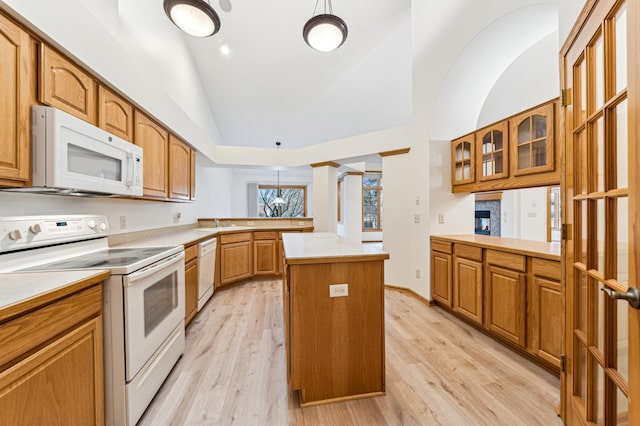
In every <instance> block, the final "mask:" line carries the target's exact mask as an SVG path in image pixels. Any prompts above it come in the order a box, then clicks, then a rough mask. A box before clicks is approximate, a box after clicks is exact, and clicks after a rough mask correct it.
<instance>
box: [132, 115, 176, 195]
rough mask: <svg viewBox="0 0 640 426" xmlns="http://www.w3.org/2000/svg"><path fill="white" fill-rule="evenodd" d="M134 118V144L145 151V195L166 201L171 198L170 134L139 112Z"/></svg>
mask: <svg viewBox="0 0 640 426" xmlns="http://www.w3.org/2000/svg"><path fill="white" fill-rule="evenodd" d="M134 117H135V132H134V142H135V144H136V145H138V146H140V147H142V149H143V158H144V160H143V161H144V163H143V164H144V166H143V167H144V176H143V180H144V182H143V195H144V196H145V197H152V198H165V199H166V198H167V197H168V196H169V132H168V131H167V130H165V129H164V128H163V127H161V126H160V125H159V124H157V123H156V122H155V121H153V120H151V119H150V118H149V117H147V116H146V115H145V114H143V113H141V112H140V111H138V110H136V111H135V114H134Z"/></svg>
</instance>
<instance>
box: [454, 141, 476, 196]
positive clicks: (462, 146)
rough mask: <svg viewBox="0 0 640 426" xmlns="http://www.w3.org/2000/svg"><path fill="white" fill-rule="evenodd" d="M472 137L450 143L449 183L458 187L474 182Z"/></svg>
mask: <svg viewBox="0 0 640 426" xmlns="http://www.w3.org/2000/svg"><path fill="white" fill-rule="evenodd" d="M474 139H475V138H474V135H473V134H471V135H467V136H463V137H461V138H459V139H456V140H454V141H452V142H451V174H452V176H451V183H452V184H453V185H460V184H464V183H473V182H474V181H475V165H474V162H475V155H474V142H475V140H474Z"/></svg>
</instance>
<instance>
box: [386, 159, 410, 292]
mask: <svg viewBox="0 0 640 426" xmlns="http://www.w3.org/2000/svg"><path fill="white" fill-rule="evenodd" d="M382 175H383V176H384V178H383V179H384V206H385V207H384V232H383V236H382V245H383V248H384V250H386V251H388V252H389V254H390V258H389V260H387V261H386V262H385V271H384V272H385V274H384V278H385V280H384V282H385V284H391V285H395V286H402V287H408V286H409V284H410V281H411V280H410V276H411V274H410V273H409V271H410V270H412V269H414V268H412V266H413V265H412V259H411V256H410V255H409V253H410V245H409V244H410V243H409V241H408V239H407V236H408V235H411V232H412V228H413V226H412V222H411V221H410V220H409V218H410V217H411V211H412V209H411V206H410V205H409V200H410V196H409V194H410V193H411V187H410V185H407V182H409V181H410V179H411V174H410V171H409V155H407V154H404V155H394V156H390V157H383V158H382Z"/></svg>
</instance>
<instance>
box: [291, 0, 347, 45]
mask: <svg viewBox="0 0 640 426" xmlns="http://www.w3.org/2000/svg"><path fill="white" fill-rule="evenodd" d="M320 1H322V2H323V5H324V10H323V13H321V14H320V15H316V14H315V13H316V10H317V9H318V2H320ZM313 14H314V15H315V16H314V17H313V18H311V19H309V20H308V21H307V23H306V24H304V28H303V30H302V36H303V37H304V41H305V42H306V43H307V44H308V45H309V46H311V47H312V48H314V49H316V50H318V51H320V52H331V51H332V50H335V49H337V48H338V47H340V46H342V44H343V43H344V41H345V40H346V39H347V32H348V30H347V24H345V22H344V21H343V20H342V19H341V18H339V17H338V16H336V15H334V14H333V6H332V5H331V0H316V7H315V9H314V10H313Z"/></svg>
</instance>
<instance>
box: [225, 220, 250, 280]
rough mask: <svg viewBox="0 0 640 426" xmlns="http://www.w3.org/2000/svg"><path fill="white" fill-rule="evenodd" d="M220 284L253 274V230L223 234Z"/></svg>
mask: <svg viewBox="0 0 640 426" xmlns="http://www.w3.org/2000/svg"><path fill="white" fill-rule="evenodd" d="M219 241H220V285H221V286H222V285H227V284H231V283H233V282H236V281H240V280H243V279H246V278H250V277H251V276H253V257H252V236H251V232H244V233H240V234H230V235H221V236H220V238H219Z"/></svg>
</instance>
